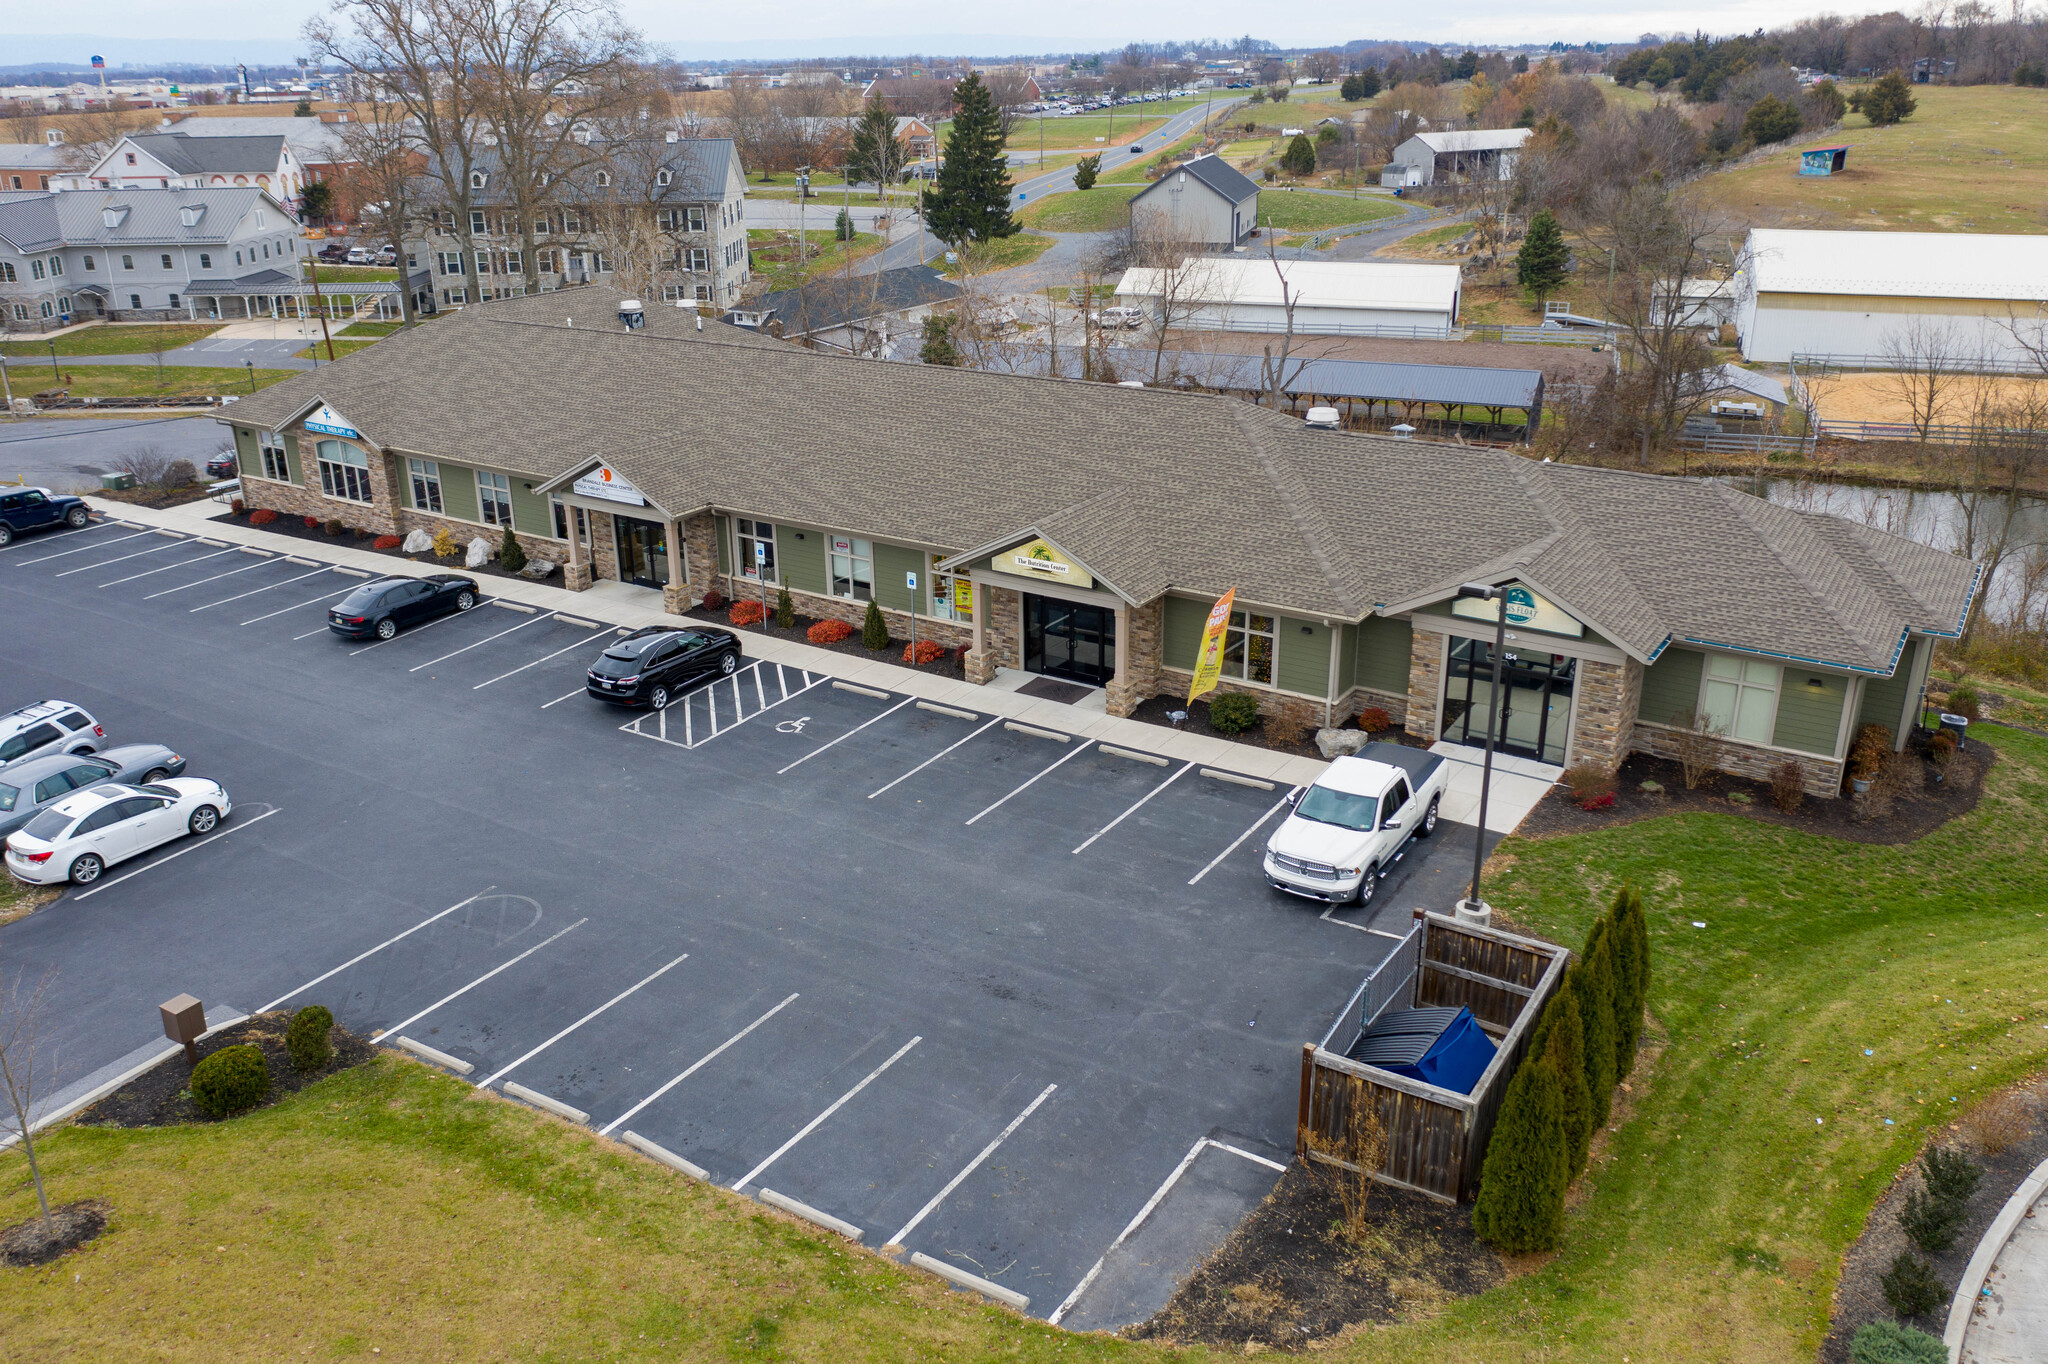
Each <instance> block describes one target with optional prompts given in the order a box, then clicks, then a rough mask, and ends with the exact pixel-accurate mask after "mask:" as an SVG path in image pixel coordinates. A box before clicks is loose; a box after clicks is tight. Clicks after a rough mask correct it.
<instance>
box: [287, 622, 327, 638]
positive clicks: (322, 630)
mask: <svg viewBox="0 0 2048 1364" xmlns="http://www.w3.org/2000/svg"><path fill="white" fill-rule="evenodd" d="M327 633H328V629H327V622H326V621H322V622H320V628H319V629H317V630H308V631H306V633H305V634H303V635H293V636H292V642H293V643H294V644H296V643H298V642H299V641H300V640H302V639H311V638H312V637H313V636H315V635H324V634H327Z"/></svg>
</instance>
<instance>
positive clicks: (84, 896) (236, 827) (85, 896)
mask: <svg viewBox="0 0 2048 1364" xmlns="http://www.w3.org/2000/svg"><path fill="white" fill-rule="evenodd" d="M276 813H278V811H277V809H276V807H274V806H273V807H272V808H271V809H268V810H265V811H264V812H263V813H262V814H260V815H258V816H256V818H254V819H245V820H243V821H242V822H241V823H239V824H231V825H229V826H228V827H227V828H225V829H222V830H221V831H220V832H219V833H217V834H208V835H207V836H206V837H205V838H202V839H200V840H199V841H198V842H197V843H187V844H186V845H185V846H184V847H182V848H180V849H178V850H177V851H176V852H174V853H172V854H171V855H170V856H169V857H159V858H158V859H157V860H156V861H154V862H152V863H150V864H149V865H148V866H146V867H137V868H136V869H135V870H134V871H131V872H129V873H128V874H127V875H125V876H116V877H115V878H114V879H113V880H111V881H102V882H100V883H99V884H98V885H96V886H94V887H93V888H92V889H91V890H87V891H80V892H79V893H78V894H77V895H76V896H74V897H72V898H74V899H78V900H90V899H91V898H92V897H93V896H95V895H97V894H99V893H100V892H101V891H103V890H107V889H109V888H110V887H113V886H118V885H120V884H121V883H122V882H123V881H132V880H134V879H135V878H136V877H138V876H140V875H142V873H144V872H146V871H155V870H156V869H157V868H158V867H161V866H162V865H163V864H164V863H166V862H172V861H176V860H177V859H178V858H180V857H183V856H184V855H185V854H186V853H188V852H197V851H199V850H200V849H201V848H203V847H205V846H206V845H207V844H209V843H211V842H213V841H214V840H215V839H221V838H226V837H227V836H228V835H229V834H232V833H239V832H240V831H241V830H243V829H246V828H249V827H250V826H251V825H255V824H261V823H262V822H263V821H264V820H266V819H269V818H270V817H271V816H272V815H274V814H276Z"/></svg>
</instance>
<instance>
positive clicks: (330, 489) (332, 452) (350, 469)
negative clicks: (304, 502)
mask: <svg viewBox="0 0 2048 1364" xmlns="http://www.w3.org/2000/svg"><path fill="white" fill-rule="evenodd" d="M314 449H315V450H316V451H317V452H318V454H319V456H320V490H321V491H322V492H324V493H326V494H327V495H328V496H329V497H338V498H342V499H344V500H346V501H349V502H368V501H370V500H371V497H370V460H369V457H368V456H367V455H365V454H364V453H363V452H362V451H361V450H359V449H357V448H356V447H355V446H353V445H350V444H349V443H348V442H347V441H345V440H323V441H321V442H320V443H319V444H318V445H317V446H315V447H314Z"/></svg>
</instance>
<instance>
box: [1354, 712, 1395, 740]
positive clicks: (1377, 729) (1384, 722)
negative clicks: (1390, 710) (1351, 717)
mask: <svg viewBox="0 0 2048 1364" xmlns="http://www.w3.org/2000/svg"><path fill="white" fill-rule="evenodd" d="M1358 727H1359V728H1360V729H1362V730H1364V731H1365V732H1366V733H1367V734H1383V733H1385V732H1386V731H1387V730H1390V729H1392V728H1393V727H1394V717H1393V716H1391V715H1389V714H1387V713H1386V712H1385V711H1384V710H1381V709H1380V708H1379V707H1378V706H1367V707H1366V708H1365V709H1364V710H1362V711H1360V712H1358Z"/></svg>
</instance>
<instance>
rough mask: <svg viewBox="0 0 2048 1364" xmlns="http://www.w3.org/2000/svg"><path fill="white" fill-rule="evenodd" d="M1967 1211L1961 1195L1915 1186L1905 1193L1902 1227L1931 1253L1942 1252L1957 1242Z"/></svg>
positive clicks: (1900, 1219)
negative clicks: (1955, 1196) (1945, 1194)
mask: <svg viewBox="0 0 2048 1364" xmlns="http://www.w3.org/2000/svg"><path fill="white" fill-rule="evenodd" d="M1968 1216H1969V1213H1968V1210H1967V1209H1966V1208H1965V1206H1964V1204H1963V1200H1962V1199H1960V1198H1944V1197H1943V1196H1941V1195H1940V1194H1937V1193H1935V1192H1933V1191H1932V1190H1921V1189H1915V1190H1913V1191H1912V1192H1911V1193H1909V1194H1907V1195H1906V1202H1905V1205H1904V1206H1903V1207H1901V1208H1900V1209H1899V1228H1900V1230H1902V1231H1904V1232H1905V1233H1906V1236H1907V1238H1908V1239H1909V1240H1911V1241H1912V1242H1913V1244H1914V1245H1916V1246H1918V1247H1920V1249H1922V1250H1924V1251H1926V1252H1927V1253H1928V1254H1930V1255H1939V1254H1941V1253H1942V1252H1943V1251H1945V1250H1947V1249H1948V1248H1949V1247H1950V1246H1952V1245H1954V1244H1955V1243H1956V1233H1957V1232H1959V1231H1961V1230H1962V1229H1963V1220H1964V1218H1966V1217H1968Z"/></svg>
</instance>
